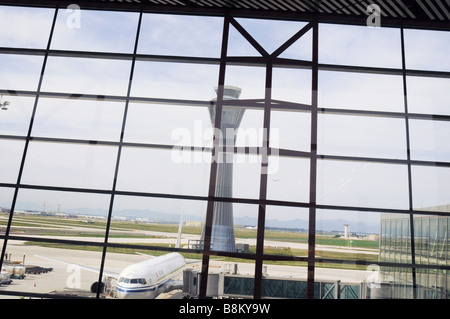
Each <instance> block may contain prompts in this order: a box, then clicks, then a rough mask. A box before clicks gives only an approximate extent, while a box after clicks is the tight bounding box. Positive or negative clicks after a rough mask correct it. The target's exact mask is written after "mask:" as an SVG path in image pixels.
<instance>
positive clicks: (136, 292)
mask: <svg viewBox="0 0 450 319" xmlns="http://www.w3.org/2000/svg"><path fill="white" fill-rule="evenodd" d="M182 222H183V220H182V219H181V222H180V227H179V230H178V236H177V244H176V248H179V247H180V241H181V228H182V227H181V225H182ZM141 255H145V254H141ZM35 256H37V257H40V258H43V259H47V260H51V261H56V262H60V263H64V264H67V265H76V266H78V267H80V268H81V269H85V270H88V271H92V272H96V273H99V272H100V270H99V269H96V268H92V267H88V266H84V265H77V264H74V263H69V262H66V261H62V260H58V259H54V258H48V257H44V256H39V255H35ZM146 256H150V255H146ZM150 257H151V258H150V259H148V260H145V261H142V262H139V263H137V264H133V265H130V266H128V267H126V268H125V269H124V270H122V271H121V272H120V273H119V274H117V273H111V272H108V271H104V272H103V275H104V276H106V277H112V278H115V279H117V284H116V292H117V296H118V298H121V299H153V298H156V297H158V296H159V295H160V294H162V293H165V292H169V291H172V290H174V289H181V288H182V287H183V286H182V285H183V281H181V280H174V279H173V278H174V277H175V276H176V275H177V274H179V273H180V272H181V271H182V270H183V269H184V267H185V266H186V264H188V263H195V262H199V260H192V261H189V262H187V261H186V260H185V259H184V257H183V256H182V255H181V254H179V253H169V254H165V255H162V256H158V257H155V256H150ZM96 287H98V283H97V282H95V283H94V284H92V286H91V291H92V292H96V289H97V288H96Z"/></svg>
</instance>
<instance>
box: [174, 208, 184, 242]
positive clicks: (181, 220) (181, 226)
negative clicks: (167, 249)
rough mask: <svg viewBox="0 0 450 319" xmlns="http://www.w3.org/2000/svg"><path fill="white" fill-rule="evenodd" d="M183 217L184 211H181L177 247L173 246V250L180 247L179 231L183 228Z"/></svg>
mask: <svg viewBox="0 0 450 319" xmlns="http://www.w3.org/2000/svg"><path fill="white" fill-rule="evenodd" d="M183 215H184V210H183V211H181V219H180V226H178V236H177V245H176V246H175V248H180V247H181V229H182V228H183Z"/></svg>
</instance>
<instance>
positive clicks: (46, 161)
mask: <svg viewBox="0 0 450 319" xmlns="http://www.w3.org/2000/svg"><path fill="white" fill-rule="evenodd" d="M53 14H54V11H53V10H51V9H29V8H28V9H27V8H20V9H17V8H12V7H3V6H2V7H0V30H1V32H0V46H4V47H27V48H40V49H42V48H45V47H46V46H47V38H48V34H49V31H50V26H51V21H52V18H53ZM70 14H71V13H70V12H66V11H65V10H60V12H59V14H58V19H57V23H56V29H55V32H54V36H53V41H52V43H51V48H52V49H58V50H59V49H60V50H82V51H102V52H120V53H131V52H133V49H134V40H135V36H136V24H137V21H138V14H136V13H120V12H96V11H89V10H82V11H81V12H80V16H79V17H80V18H81V20H80V28H69V27H68V26H67V21H68V20H67V19H68V18H70V17H71V16H70ZM72 18H73V16H72ZM237 21H238V22H239V23H240V24H241V25H242V26H243V27H244V28H246V29H247V30H248V32H249V33H250V34H252V35H253V36H254V38H255V39H256V40H257V41H259V42H260V43H261V45H262V46H263V47H264V48H265V49H266V50H267V51H268V52H269V53H271V52H273V51H274V50H276V49H277V48H278V47H279V46H280V45H282V44H283V43H284V42H285V41H286V40H287V39H289V38H290V37H291V36H292V35H294V34H295V33H296V32H297V31H298V30H300V29H301V28H302V27H303V26H305V25H306V23H303V22H280V21H264V20H254V19H237ZM381 23H382V20H381ZM222 28H223V20H222V19H221V18H218V17H192V16H169V15H158V14H145V15H144V17H143V24H142V29H141V35H140V38H139V46H138V53H143V54H155V55H186V56H201V57H214V58H218V57H220V49H221V48H220V46H221V36H222ZM319 30H320V33H319V39H320V42H319V62H320V63H325V64H327V63H329V64H343V65H351V64H353V65H359V66H374V67H388V68H401V48H400V30H398V29H390V28H383V27H382V28H369V27H355V26H337V25H320V28H319ZM405 39H406V49H407V55H406V65H407V68H411V69H423V70H436V71H450V59H448V55H449V53H450V34H449V32H430V31H419V30H405ZM311 43H312V36H311V30H310V31H309V32H308V33H306V34H305V35H304V36H303V37H302V38H301V39H299V40H298V41H297V42H296V43H294V44H293V45H292V47H291V48H289V49H288V50H286V52H284V53H283V55H282V57H285V58H293V59H303V60H311ZM257 54H258V52H256V51H255V50H254V48H252V47H251V45H250V44H249V43H247V42H246V40H245V39H244V38H243V37H242V36H241V35H240V34H239V33H238V31H236V30H235V29H234V27H231V28H230V42H229V55H230V56H254V55H257ZM42 62H43V57H41V56H26V55H4V54H2V57H1V59H0V69H1V70H2V76H1V77H0V88H1V89H17V90H30V91H33V90H36V88H37V84H38V81H39V73H40V70H41V67H42ZM130 67H131V61H121V60H98V59H81V58H64V57H49V59H48V63H47V66H46V70H45V76H44V80H43V83H42V88H41V90H42V91H43V92H63V93H88V94H105V95H119V96H124V95H126V93H127V88H128V84H129V83H128V78H129V73H130ZM218 74H219V67H218V65H209V64H186V63H157V62H146V61H138V62H137V63H136V69H135V73H134V80H133V83H132V88H131V95H132V96H137V97H152V98H172V99H192V100H199V101H210V100H211V99H213V98H214V97H215V91H214V88H215V86H216V85H217V81H218ZM264 77H265V68H264V67H244V66H228V67H227V70H226V79H225V82H226V84H227V85H233V86H237V87H240V88H241V89H242V94H241V96H240V98H241V99H262V98H264V94H265V87H264V86H265V78H264ZM449 88H450V80H449V79H439V78H420V77H408V79H407V89H408V97H409V100H408V106H409V109H410V111H411V112H413V113H433V114H443V115H450V105H449V101H450V90H449ZM272 97H273V98H274V99H277V100H285V101H289V102H297V103H304V104H310V101H311V71H309V70H301V69H282V68H275V69H274V71H273V90H272ZM4 100H8V101H10V102H11V107H10V109H9V110H8V111H1V113H0V134H4V135H19V136H25V135H26V134H27V131H28V125H29V117H30V114H31V111H32V107H33V104H34V101H35V99H34V97H14V96H4ZM319 107H326V108H337V109H359V110H375V111H388V112H403V111H404V98H403V82H402V77H401V76H387V75H374V74H357V73H344V72H329V71H320V72H319ZM123 110H124V103H122V102H92V101H81V100H79V101H77V100H61V99H51V98H42V97H41V98H40V99H39V103H38V108H37V112H36V118H35V122H34V126H33V131H32V135H34V136H44V137H64V138H74V139H87V140H101V141H118V140H119V138H120V129H121V125H122V115H123ZM310 120H311V117H310V115H309V114H308V113H306V112H290V113H288V112H283V111H273V112H272V123H271V129H272V131H273V132H274V133H275V131H276V133H277V135H278V136H279V139H275V138H274V136H276V135H274V136H272V139H271V143H275V144H272V145H276V144H278V145H279V146H280V147H281V148H285V149H291V150H298V151H306V152H308V151H310ZM262 123H263V112H262V110H248V109H247V110H246V113H245V115H244V118H243V120H242V123H241V128H242V130H243V132H246V133H247V134H248V133H249V132H250V131H251V130H254V131H256V132H259V131H258V130H260V129H261V128H262V125H263V124H262ZM199 127H200V128H201V129H200V130H198V129H199ZM179 128H185V129H187V131H188V132H191V133H192V135H191V136H190V137H189V138H190V139H191V141H192V143H191V145H196V146H210V145H211V138H210V137H211V135H210V134H208V133H205V132H208V130H210V129H211V121H210V116H209V112H208V110H207V109H206V108H204V107H198V106H189V107H186V106H184V107H182V106H177V105H170V104H140V103H130V107H129V113H128V117H127V126H126V130H125V135H124V141H126V142H139V143H153V144H169V145H171V144H176V143H177V142H180V141H179V140H174V139H173V135H172V134H173V132H174V130H176V129H179ZM196 129H197V131H196ZM318 129H319V131H318V153H319V154H328V155H347V156H362V157H375V158H394V159H406V133H405V123H404V120H402V119H401V118H385V117H361V116H342V115H336V114H320V115H319V128H318ZM410 129H411V147H412V149H411V156H412V159H417V160H429V161H447V162H449V161H450V156H449V154H450V146H449V145H450V144H449V143H448V137H449V136H450V127H449V125H448V122H439V121H433V122H431V121H430V122H429V121H424V120H411V121H410ZM198 132H202V134H200V135H198V134H196V133H198ZM244 137H248V135H245V134H241V135H238V145H247V146H258V145H261V136H258V138H256V139H251V138H247V139H245V138H244ZM184 141H185V140H184ZM23 145H24V142H23V141H20V140H15V141H14V140H0V152H1V154H2V160H3V163H2V164H3V165H2V167H3V168H2V170H0V179H1V181H2V182H6V183H15V182H16V178H17V177H16V176H17V172H18V166H19V163H20V160H21V157H22V151H23ZM5 154H7V155H5ZM116 155H117V148H116V147H110V146H101V147H100V146H95V145H78V144H62V143H55V144H51V143H42V142H31V143H30V148H29V150H28V154H27V159H26V165H25V169H24V174H23V179H22V182H23V183H25V184H43V185H51V186H67V187H86V188H99V189H110V188H111V185H112V179H113V173H114V168H115V161H116ZM189 156H190V158H194V155H193V154H191V153H189ZM205 158H208V154H206V156H205ZM240 159H242V157H241V158H240ZM243 161H244V163H239V164H235V165H234V185H233V187H234V193H233V196H234V197H239V198H252V199H257V198H258V197H259V174H260V158H258V157H255V156H253V157H252V156H247V157H246V158H245V159H244V160H243ZM274 163H275V165H277V167H278V170H276V173H275V174H273V175H271V176H269V185H268V198H269V199H278V200H288V201H298V202H308V201H309V160H307V159H304V158H280V159H277V160H276V161H275V162H274ZM412 171H413V191H414V206H415V208H420V207H427V206H435V205H443V204H448V203H450V196H449V195H448V191H447V190H448V189H450V170H449V169H447V168H435V167H413V170H412ZM407 176H408V175H407V167H406V166H402V165H394V164H378V163H363V162H347V161H345V162H338V161H319V163H318V189H317V191H318V193H317V196H318V203H319V204H330V205H348V206H364V207H382V208H395V209H397V208H399V209H407V208H408V185H407ZM208 184H209V163H208V161H202V162H201V163H181V164H178V163H174V162H173V160H172V158H171V151H170V150H160V149H143V148H124V149H123V152H122V158H121V166H120V170H119V179H118V184H117V189H118V190H128V191H139V192H156V193H169V194H183V195H199V196H207V191H208ZM0 191H1V199H0V200H1V202H2V203H6V202H8V199H10V198H11V194H12V191H11V190H10V189H1V190H0ZM67 195H68V196H67ZM20 202H37V203H39V202H41V203H44V202H47V207H48V208H50V207H51V208H52V209H56V207H57V206H58V205H61V209H62V210H69V209H73V208H78V207H80V206H83V205H84V206H87V207H89V208H95V209H105V212H106V210H107V207H108V205H109V197H108V196H103V195H82V194H63V193H58V195H57V196H55V194H54V193H53V194H49V193H45V192H41V191H31V190H21V191H20V193H19V203H20ZM204 204H205V203H196V202H189V201H171V200H157V199H133V200H132V201H130V200H129V199H126V198H118V199H117V201H116V206H115V207H116V208H117V209H126V208H138V209H145V208H147V207H150V206H152V209H153V210H158V209H160V210H163V211H166V212H168V213H174V214H175V213H178V212H179V211H180V207H181V209H186V210H188V213H191V214H200V215H201V216H202V215H203V214H204V208H203V207H204ZM235 207H236V209H235V213H236V214H237V215H248V216H250V215H251V216H252V217H256V214H257V209H256V208H248V207H250V206H248V205H247V206H245V205H236V206H235ZM17 208H19V209H20V205H18V207H17ZM288 210H289V209H287V208H284V209H283V212H286V213H284V214H280V213H279V212H280V211H281V208H280V209H279V210H278V211H277V212H278V213H274V214H273V218H278V219H286V220H287V219H291V218H296V217H297V215H296V214H292V213H290V212H287V211H288ZM268 216H270V215H268ZM293 216H294V217H293ZM331 216H332V214H331V213H330V214H328V215H327V214H324V215H322V218H324V219H326V218H332V217H331ZM351 216H353V217H352V218H354V216H355V215H351ZM358 216H360V217H361V219H364V220H367V219H368V216H369V215H368V214H359V215H358ZM373 216H375V217H374V218H373V222H374V223H375V222H378V216H377V215H373ZM305 218H307V216H305ZM333 218H334V217H333ZM348 218H349V217H348Z"/></svg>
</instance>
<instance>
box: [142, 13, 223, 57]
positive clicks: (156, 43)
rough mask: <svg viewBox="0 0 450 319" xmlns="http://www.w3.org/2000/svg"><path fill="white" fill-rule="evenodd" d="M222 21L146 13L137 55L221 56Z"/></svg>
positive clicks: (209, 18) (217, 18) (214, 18)
mask: <svg viewBox="0 0 450 319" xmlns="http://www.w3.org/2000/svg"><path fill="white" fill-rule="evenodd" d="M222 29H223V19H222V18H219V17H203V16H183V15H165V14H144V16H143V18H142V25H141V31H140V38H139V47H138V53H145V54H155V55H178V56H196V57H214V58H218V57H220V50H221V46H222V41H221V39H222Z"/></svg>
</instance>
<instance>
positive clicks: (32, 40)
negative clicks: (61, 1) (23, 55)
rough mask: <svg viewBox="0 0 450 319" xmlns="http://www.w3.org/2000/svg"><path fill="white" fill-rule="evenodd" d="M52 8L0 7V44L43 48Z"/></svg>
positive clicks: (48, 33) (45, 43) (52, 13)
mask: <svg viewBox="0 0 450 319" xmlns="http://www.w3.org/2000/svg"><path fill="white" fill-rule="evenodd" d="M54 12H55V10H54V9H44V8H27V7H9V6H1V7H0V30H2V32H1V34H0V46H2V47H22V48H36V49H45V48H46V47H47V43H48V37H49V35H50V29H51V26H52V21H53V16H54Z"/></svg>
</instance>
